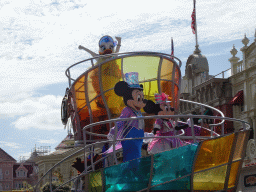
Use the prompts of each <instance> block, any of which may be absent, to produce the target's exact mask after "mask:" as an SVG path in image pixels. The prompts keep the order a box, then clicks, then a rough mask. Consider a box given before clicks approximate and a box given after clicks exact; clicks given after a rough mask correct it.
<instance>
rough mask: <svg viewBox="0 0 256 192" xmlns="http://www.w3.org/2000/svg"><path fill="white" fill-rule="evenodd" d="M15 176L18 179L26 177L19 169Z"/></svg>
mask: <svg viewBox="0 0 256 192" xmlns="http://www.w3.org/2000/svg"><path fill="white" fill-rule="evenodd" d="M17 176H18V177H26V172H25V171H23V170H22V169H21V170H19V171H18V172H17Z"/></svg>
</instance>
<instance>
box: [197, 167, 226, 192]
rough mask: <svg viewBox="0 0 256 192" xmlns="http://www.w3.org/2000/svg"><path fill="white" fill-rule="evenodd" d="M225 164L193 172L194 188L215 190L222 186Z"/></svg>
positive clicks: (220, 188) (224, 176)
mask: <svg viewBox="0 0 256 192" xmlns="http://www.w3.org/2000/svg"><path fill="white" fill-rule="evenodd" d="M226 172H227V165H224V166H221V167H218V168H215V169H211V170H207V171H204V172H200V173H195V175H194V179H193V186H194V190H205V191H217V190H222V189H223V188H224V183H225V178H226Z"/></svg>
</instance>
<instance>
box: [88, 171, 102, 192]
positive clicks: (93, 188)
mask: <svg viewBox="0 0 256 192" xmlns="http://www.w3.org/2000/svg"><path fill="white" fill-rule="evenodd" d="M89 191H90V192H101V191H102V177H101V171H96V172H92V173H90V174H89Z"/></svg>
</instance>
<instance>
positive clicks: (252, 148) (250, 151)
mask: <svg viewBox="0 0 256 192" xmlns="http://www.w3.org/2000/svg"><path fill="white" fill-rule="evenodd" d="M255 155H256V144H255V140H254V139H250V140H249V141H248V144H247V149H246V156H247V157H248V158H249V159H250V160H253V159H254V157H255Z"/></svg>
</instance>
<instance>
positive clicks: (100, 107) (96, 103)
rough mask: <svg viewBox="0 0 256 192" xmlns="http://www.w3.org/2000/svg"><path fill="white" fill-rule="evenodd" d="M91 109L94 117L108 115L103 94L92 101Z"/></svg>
mask: <svg viewBox="0 0 256 192" xmlns="http://www.w3.org/2000/svg"><path fill="white" fill-rule="evenodd" d="M90 105H91V110H92V115H93V117H98V116H102V115H107V111H106V108H105V105H104V102H103V99H102V97H101V96H99V97H97V98H96V99H94V100H93V101H92V102H91V103H90Z"/></svg>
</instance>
